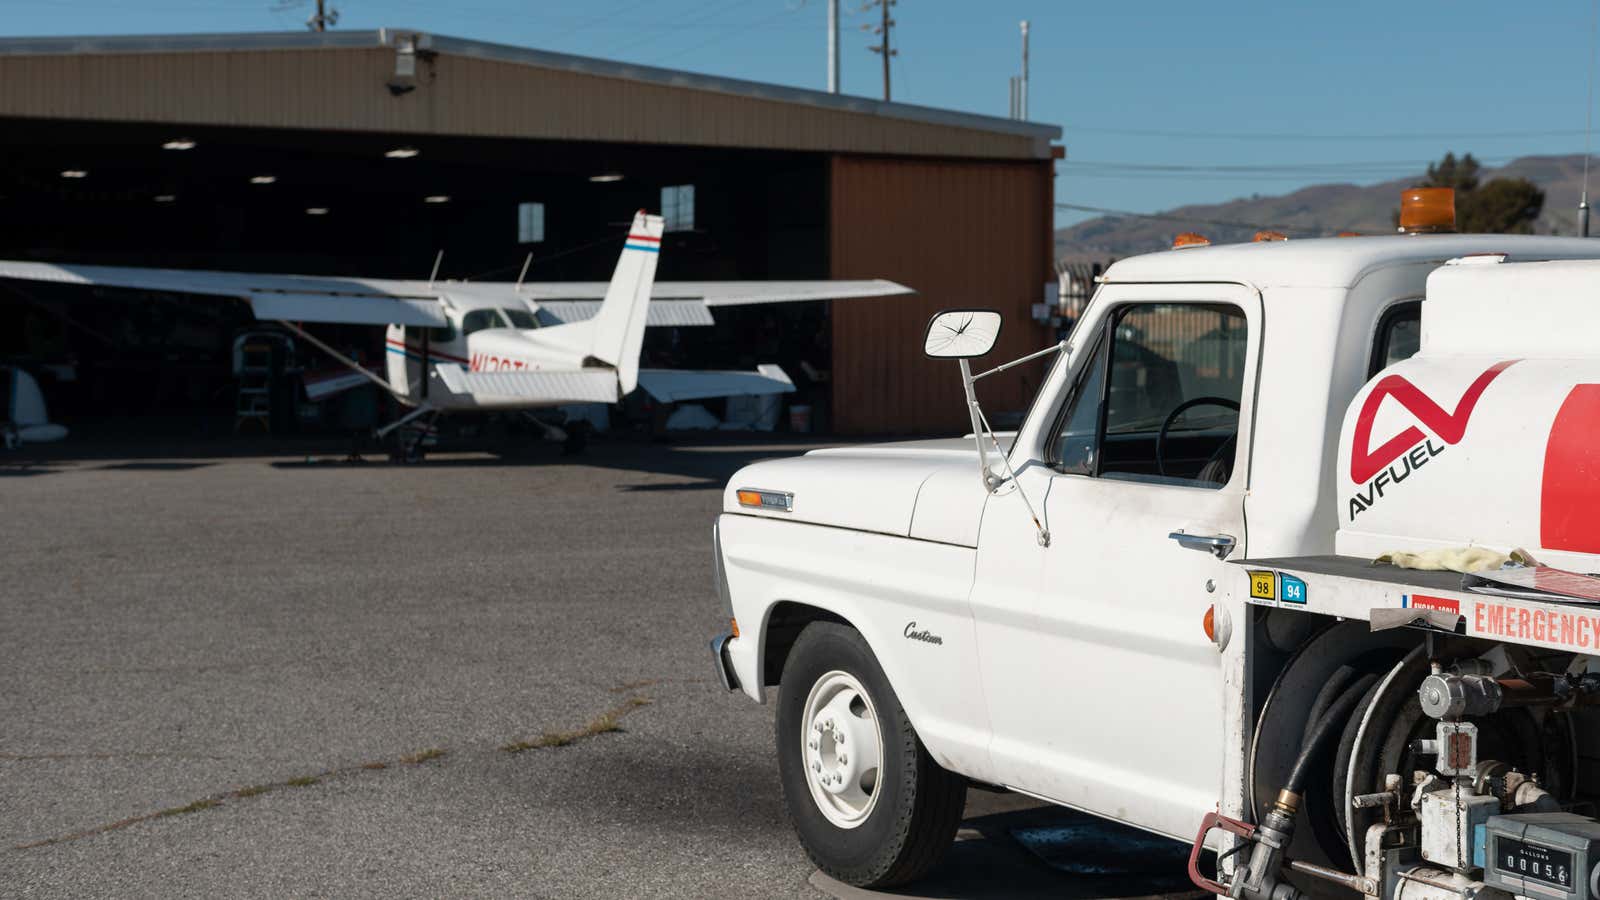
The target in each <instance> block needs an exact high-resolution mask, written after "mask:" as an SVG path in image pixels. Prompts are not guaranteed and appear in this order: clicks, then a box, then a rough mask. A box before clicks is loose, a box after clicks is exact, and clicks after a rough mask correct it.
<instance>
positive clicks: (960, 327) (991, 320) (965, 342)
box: [922, 309, 1001, 359]
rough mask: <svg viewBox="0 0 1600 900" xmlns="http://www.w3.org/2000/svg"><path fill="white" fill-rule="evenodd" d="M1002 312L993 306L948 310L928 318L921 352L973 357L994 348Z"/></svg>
mask: <svg viewBox="0 0 1600 900" xmlns="http://www.w3.org/2000/svg"><path fill="white" fill-rule="evenodd" d="M1000 321H1001V318H1000V313H998V312H996V311H995V310H992V309H947V310H945V311H944V312H941V313H936V314H934V317H933V318H932V319H929V320H928V334H927V336H926V337H925V338H924V339H923V342H922V352H923V353H925V354H927V355H928V356H930V357H932V358H934V359H972V358H973V357H975V356H982V355H984V354H985V353H988V352H989V351H990V350H993V349H994V342H995V340H996V339H997V338H999V337H1000Z"/></svg>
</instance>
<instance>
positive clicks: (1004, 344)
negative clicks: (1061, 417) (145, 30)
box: [0, 29, 1061, 434]
mask: <svg viewBox="0 0 1600 900" xmlns="http://www.w3.org/2000/svg"><path fill="white" fill-rule="evenodd" d="M1060 135H1061V130H1060V128H1058V127H1055V126H1050V125H1041V124H1036V123H1029V122H1022V121H1015V120H1010V119H1002V118H996V117H989V116H980V115H972V114H968V113H960V112H952V111H947V110H939V109H930V108H926V107H919V106H912V105H907V104H897V103H883V102H878V101H875V100H871V99H866V98H861V97H852V96H844V95H835V94H828V93H822V92H817V91H809V90H800V89H796V88H789V87H782V86H777V85H770V84H760V83H754V82H747V81H738V80H732V79H726V78H717V77H711V76H705V75H696V74H693V73H689V72H680V71H669V70H664V69H654V68H648V67H642V66H634V65H629V64H624V63H617V62H610V61H605V60H599V59H591V58H584V57H575V56H567V55H561V54H555V53H547V52H543V51H539V50H532V49H526V48H520V47H512V46H505V45H498V44H491V43H484V42H479V41H471V40H463V39H460V38H453V37H447V36H444V35H434V34H424V33H419V32H416V31H408V30H398V29H380V30H377V31H349V32H337V31H335V32H326V33H271V34H227V35H172V36H113V37H90V38H20V39H0V211H4V215H0V258H11V259H33V260H40V261H47V262H76V263H96V264H105V265H140V266H161V267H173V268H212V269H231V270H241V271H265V272H284V273H302V274H342V275H358V274H359V275H367V276H374V277H407V278H419V277H426V276H427V275H428V273H429V270H430V269H431V267H432V265H433V262H434V259H435V255H436V253H438V252H439V251H441V250H442V251H443V254H444V255H443V263H442V267H441V269H440V272H439V278H440V279H441V280H444V279H448V278H457V279H460V278H469V279H474V280H486V279H487V280H514V279H515V278H516V277H517V275H518V272H519V270H520V269H521V268H522V265H523V264H524V262H525V261H526V260H527V259H528V258H530V257H531V259H532V264H531V267H530V271H529V274H528V278H529V279H530V280H539V281H564V280H595V279H604V278H606V277H608V275H609V273H610V269H611V267H612V265H614V263H615V259H616V254H617V251H618V243H619V241H620V234H621V229H622V228H624V227H625V226H626V222H627V221H628V218H629V215H630V214H631V212H632V211H633V210H635V209H638V208H649V209H651V210H652V211H656V210H663V208H664V207H665V208H664V210H663V211H665V212H666V213H667V215H668V218H669V228H670V229H671V231H670V233H669V234H668V235H667V240H666V242H665V243H664V245H663V247H664V249H663V254H662V263H661V268H660V271H659V272H658V278H660V279H663V280H666V279H673V280H691V279H693V280H707V279H813V278H888V279H893V280H895V281H899V282H901V283H903V284H906V285H909V286H911V287H912V288H915V289H916V290H917V291H918V292H919V295H918V296H916V297H911V298H894V299H889V300H861V301H838V302H833V303H831V306H832V308H831V309H828V308H825V307H826V305H829V304H824V303H821V302H819V303H814V304H813V303H808V304H797V306H800V307H804V309H801V310H788V311H785V312H782V313H774V312H772V310H773V309H775V308H772V307H767V308H757V309H756V310H755V311H749V310H728V309H719V310H718V311H717V313H716V318H717V320H718V322H719V324H718V325H717V326H714V327H711V328H695V329H681V330H674V331H676V332H678V333H676V334H674V335H672V336H671V337H670V338H664V337H663V336H662V335H660V334H659V332H664V331H668V329H652V331H651V344H649V345H647V352H658V353H661V354H664V355H665V356H664V357H658V358H662V359H663V361H667V360H669V359H670V360H671V362H669V364H673V363H675V364H684V365H688V364H693V365H701V366H707V365H710V366H718V367H735V366H738V367H749V366H753V365H754V364H756V363H761V362H774V361H776V362H779V363H780V364H782V365H784V367H785V369H787V370H788V371H790V372H791V373H792V374H793V375H795V376H796V380H797V382H799V383H800V385H801V387H802V393H801V394H799V395H796V400H795V402H799V400H800V399H808V400H809V401H810V402H813V403H816V404H818V405H819V406H822V407H823V409H825V410H826V413H825V414H824V416H823V420H822V423H821V424H823V426H824V427H830V428H831V430H833V431H836V432H838V433H843V434H904V433H930V432H938V431H947V430H949V429H952V428H965V427H966V416H965V410H964V408H963V404H962V403H961V400H960V395H959V389H958V387H957V384H958V381H957V380H956V377H955V374H954V371H953V366H951V365H950V364H949V363H943V364H939V363H937V362H934V361H930V360H926V359H924V358H923V356H922V353H921V331H922V329H923V327H924V324H925V322H926V321H927V318H928V316H929V315H930V314H931V313H933V312H935V311H937V310H940V309H945V308H951V307H963V306H990V307H995V308H998V309H1001V310H1002V311H1004V313H1005V314H1006V317H1007V327H1006V328H1005V329H1004V330H1003V332H1002V334H1001V338H1000V344H999V346H998V349H997V351H996V354H995V357H994V358H995V359H1003V358H1007V357H1010V356H1016V355H1020V354H1022V353H1024V352H1028V351H1031V350H1034V349H1036V348H1038V347H1040V346H1043V344H1044V343H1045V342H1047V341H1048V340H1050V339H1051V335H1050V334H1049V332H1047V331H1046V330H1045V329H1044V328H1042V327H1040V326H1038V325H1036V324H1034V322H1033V321H1032V318H1031V316H1030V312H1031V308H1032V305H1033V304H1035V303H1037V302H1040V301H1041V300H1043V299H1044V298H1043V294H1044V291H1045V285H1046V284H1047V283H1053V282H1054V272H1053V269H1052V260H1051V256H1052V229H1053V216H1052V213H1053V174H1054V171H1053V168H1054V167H1053V160H1054V159H1056V158H1060V156H1061V149H1060V147H1059V146H1058V145H1055V144H1053V143H1052V142H1053V141H1055V140H1057V139H1059V137H1060ZM686 186H687V187H688V190H687V191H685V190H684V188H685V187H686ZM319 211H320V212H319ZM151 300H152V298H148V297H140V296H139V295H137V294H130V292H127V291H117V290H106V289H92V288H86V287H68V286H59V287H56V286H48V285H46V286H41V285H38V284H22V283H10V284H3V283H0V359H4V358H7V357H10V358H12V359H21V360H23V361H24V362H26V361H28V360H33V361H36V362H41V363H49V362H60V361H61V360H62V359H63V358H65V359H67V360H68V361H70V362H73V363H75V364H76V365H75V373H76V378H75V382H74V383H73V384H69V385H62V386H61V389H60V393H62V394H64V395H65V397H66V399H67V405H68V408H69V411H68V413H67V415H66V416H60V415H58V416H56V418H58V419H61V418H64V419H65V420H66V421H68V422H69V423H70V422H71V421H72V419H73V418H75V417H94V416H96V415H111V416H113V417H115V416H121V417H122V418H123V419H125V420H130V421H138V420H141V419H149V420H150V421H152V422H155V423H160V422H163V421H171V419H172V416H173V414H174V413H178V414H182V413H190V412H199V411H204V410H218V409H228V408H230V404H231V400H229V399H227V398H222V399H219V396H220V395H223V394H225V393H226V392H227V385H228V384H229V380H230V378H231V371H230V369H229V368H228V367H229V365H230V353H231V348H230V345H231V341H232V336H233V331H235V330H237V329H239V328H242V327H249V324H250V320H249V318H248V314H247V313H243V312H242V310H241V311H240V312H239V315H238V316H235V317H233V318H228V317H223V318H220V319H219V318H218V316H217V315H216V313H215V312H214V310H215V309H216V308H217V307H216V305H215V304H201V305H199V306H196V305H194V304H192V303H188V304H186V303H184V302H181V301H178V300H175V299H174V298H164V299H162V301H161V302H151ZM239 306H241V307H242V305H239ZM762 309H765V310H767V311H766V312H762V311H761V310H762ZM775 316H776V317H775ZM370 331H371V332H372V334H371V337H370V338H369V339H370V340H371V341H372V342H373V346H374V348H377V347H380V346H381V338H380V337H379V336H378V335H377V334H376V331H377V330H376V329H371V330H370ZM7 335H9V337H7ZM668 340H670V341H671V343H672V344H673V346H664V345H663V344H664V342H665V341H668ZM680 344H681V346H678V345H680ZM652 348H654V350H653V351H652ZM675 351H681V353H679V354H678V355H679V356H682V355H684V354H687V355H689V356H691V357H693V358H692V359H688V360H682V359H676V358H674V353H675ZM373 352H374V353H376V349H374V351H373ZM773 357H776V358H773ZM802 361H804V362H806V363H807V364H808V366H809V367H810V368H811V369H813V370H821V371H823V372H825V373H827V374H826V375H824V376H823V377H822V379H821V380H818V381H815V382H813V381H812V380H811V379H810V377H809V376H808V375H807V373H806V372H805V371H803V368H804V367H800V366H799V363H800V362H802ZM1039 377H1040V373H1039V372H1038V371H1034V370H1033V369H1032V368H1030V369H1028V370H1023V371H1018V372H1016V373H1006V375H1005V376H1000V377H997V378H996V379H995V380H994V383H993V384H990V383H987V382H986V383H985V386H984V395H985V400H986V402H988V403H990V404H991V408H993V409H1000V410H1004V409H1020V408H1022V406H1023V405H1024V404H1025V403H1026V401H1027V398H1028V397H1029V396H1031V392H1032V390H1033V388H1034V387H1036V386H1037V382H1038V378H1039ZM1003 379H1004V380H1003ZM55 401H56V398H55V397H52V402H55ZM58 406H59V404H58ZM152 427H154V428H159V427H161V426H160V425H159V424H155V425H152Z"/></svg>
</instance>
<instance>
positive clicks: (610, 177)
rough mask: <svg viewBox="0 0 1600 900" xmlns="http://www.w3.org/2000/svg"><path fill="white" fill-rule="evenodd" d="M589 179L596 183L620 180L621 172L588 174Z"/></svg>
mask: <svg viewBox="0 0 1600 900" xmlns="http://www.w3.org/2000/svg"><path fill="white" fill-rule="evenodd" d="M589 180H590V181H593V182H595V183H597V184H605V183H607V182H612V181H621V180H622V173H621V172H602V173H600V174H599V175H590V176H589Z"/></svg>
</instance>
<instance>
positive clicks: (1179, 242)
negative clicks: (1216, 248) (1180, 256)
mask: <svg viewBox="0 0 1600 900" xmlns="http://www.w3.org/2000/svg"><path fill="white" fill-rule="evenodd" d="M1209 246H1211V240H1210V239H1209V238H1207V237H1206V236H1205V235H1203V234H1201V233H1200V232H1198V231H1185V232H1184V233H1183V234H1180V235H1178V236H1177V237H1175V238H1173V239H1172V249H1174V250H1180V249H1182V248H1184V247H1209Z"/></svg>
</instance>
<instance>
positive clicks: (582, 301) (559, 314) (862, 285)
mask: <svg viewBox="0 0 1600 900" xmlns="http://www.w3.org/2000/svg"><path fill="white" fill-rule="evenodd" d="M662 231H663V222H662V219H661V217H660V216H652V215H647V214H646V213H645V212H644V211H643V210H640V211H639V213H638V214H637V215H635V216H634V219H633V224H632V227H631V228H630V229H629V231H628V235H627V238H626V239H625V241H624V242H623V248H622V253H621V256H620V257H619V258H618V260H617V267H616V270H615V272H614V273H613V274H612V276H611V281H610V282H609V283H606V282H543V283H531V282H530V283H523V282H521V281H518V282H516V283H512V282H442V283H439V284H435V283H433V282H422V281H403V280H390V279H368V278H321V277H314V276H303V275H266V274H259V273H246V272H211V271H198V270H178V269H144V268H137V267H118V266H79V265H60V264H51V263H35V262H22V261H11V260H0V278H10V279H19V280H28V281H51V282H65V283H72V284H89V285H104V286H107V287H124V288H137V289H144V290H156V291H168V292H175V293H186V294H197V295H208V296H219V297H224V298H229V297H231V298H237V299H240V300H244V301H246V302H248V303H249V304H250V306H251V308H252V310H253V311H254V313H255V316H256V318H258V319H263V320H269V321H275V322H277V323H278V324H279V325H282V326H283V327H284V328H287V329H289V330H290V331H292V332H294V333H295V334H296V335H298V336H299V337H300V338H302V339H304V340H305V341H307V342H308V343H310V344H312V345H313V346H316V347H317V348H318V349H320V350H322V351H323V352H325V353H327V354H328V355H330V356H331V357H333V358H334V359H335V360H337V361H338V362H339V363H341V364H342V365H343V366H345V367H346V368H347V369H348V372H346V373H345V374H342V375H340V376H338V377H335V378H324V379H319V380H317V381H314V382H308V383H307V393H308V396H310V398H311V399H313V400H316V399H318V398H320V397H323V396H327V395H329V394H331V393H334V392H337V391H338V390H341V389H344V388H347V387H349V386H350V385H352V384H359V383H361V381H362V380H368V381H372V382H375V383H376V384H378V385H379V386H380V387H382V388H383V389H384V390H385V391H387V392H389V393H390V394H392V395H393V396H394V397H395V398H396V399H397V400H399V401H400V402H401V403H402V404H404V405H406V406H408V407H411V411H410V412H408V413H407V414H406V415H404V416H402V417H401V418H400V419H398V420H396V421H395V422H392V423H390V424H388V425H385V426H384V427H383V428H380V429H379V430H378V432H377V437H379V438H380V439H382V438H384V437H387V436H388V435H389V434H390V433H392V432H394V431H396V430H397V429H400V428H402V427H405V426H407V425H410V424H411V423H413V422H415V421H416V420H418V419H424V418H425V417H426V422H424V423H423V425H424V430H425V426H426V425H427V424H428V423H431V421H432V417H434V416H437V415H438V414H441V413H448V412H456V411H464V410H533V409H539V408H547V407H556V406H565V405H568V404H577V403H615V402H617V401H618V400H620V399H621V398H622V397H624V396H626V395H627V394H628V393H629V392H631V391H633V390H634V388H635V387H643V388H644V389H645V390H646V391H647V392H649V393H650V394H651V395H652V396H654V397H656V398H657V399H658V400H661V401H663V402H678V401H683V400H692V399H700V398H708V397H725V396H735V395H755V396H760V395H768V394H779V393H788V392H791V391H793V390H794V383H793V382H792V381H790V379H789V377H788V375H787V374H785V373H784V371H783V370H782V369H781V368H779V367H778V366H776V365H763V366H760V367H759V368H758V369H757V370H756V371H754V372H725V371H686V370H681V369H640V368H639V354H640V350H641V347H642V346H643V343H644V329H645V327H646V326H647V325H674V326H688V325H710V324H711V323H712V320H711V315H710V312H709V307H712V306H735V305H744V304H754V303H783V302H798V301H805V300H829V299H847V298H866V297H890V296H900V295H909V294H911V293H914V292H913V291H912V290H911V289H909V288H907V287H904V286H903V285H899V284H896V283H894V282H892V281H882V280H867V281H790V282H782V281H772V282H760V281H744V282H735V281H726V282H677V283H672V282H662V283H656V282H655V272H656V261H657V259H658V257H659V254H660V251H661V235H662ZM652 296H653V297H654V299H652ZM597 300H598V301H599V302H598V303H597V302H596V301H597ZM306 322H336V323H344V324H366V325H384V326H387V332H386V334H385V350H386V354H385V356H386V360H387V366H386V367H385V374H384V375H380V374H378V373H377V372H375V371H373V370H371V369H368V368H365V367H363V366H361V365H360V364H359V363H357V362H356V361H355V360H352V359H350V358H349V357H347V356H345V355H344V354H343V353H340V352H339V351H338V350H336V349H334V348H333V347H330V346H329V345H328V344H327V343H325V342H324V341H322V340H320V339H318V338H317V337H316V336H314V335H312V334H310V333H308V332H307V331H306V330H305V328H304V327H303V323H306ZM539 425H540V427H541V428H543V429H545V432H546V435H547V436H548V437H551V438H553V439H557V440H561V439H565V438H566V437H567V435H566V434H565V433H563V432H562V431H561V429H559V428H557V427H555V426H551V425H548V424H547V423H539ZM419 449H420V435H419V437H418V439H417V442H416V443H414V444H412V445H410V446H409V447H407V448H405V450H406V452H407V454H408V455H415V454H416V453H417V452H418V450H419Z"/></svg>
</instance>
